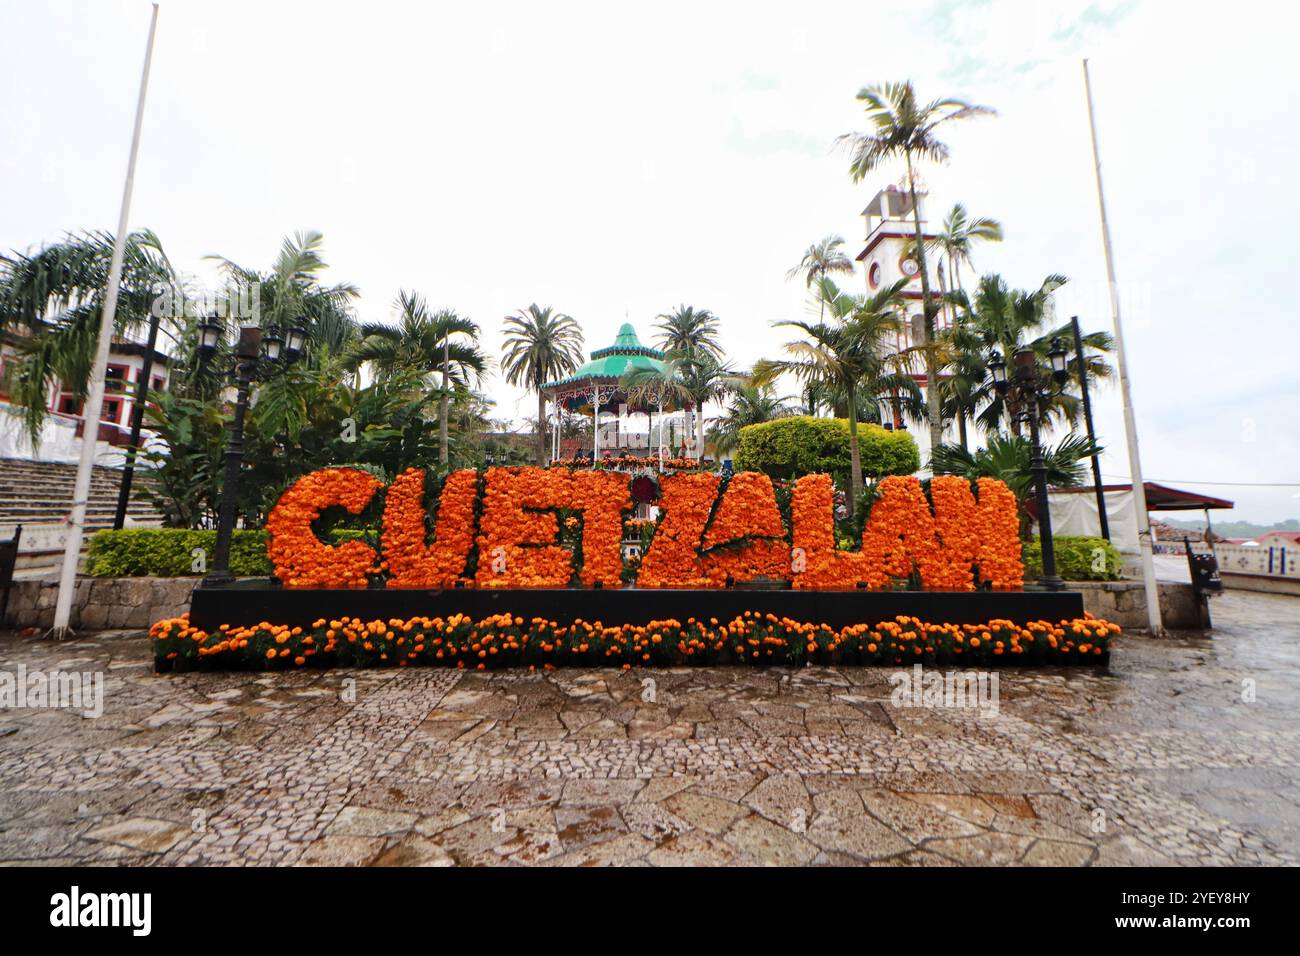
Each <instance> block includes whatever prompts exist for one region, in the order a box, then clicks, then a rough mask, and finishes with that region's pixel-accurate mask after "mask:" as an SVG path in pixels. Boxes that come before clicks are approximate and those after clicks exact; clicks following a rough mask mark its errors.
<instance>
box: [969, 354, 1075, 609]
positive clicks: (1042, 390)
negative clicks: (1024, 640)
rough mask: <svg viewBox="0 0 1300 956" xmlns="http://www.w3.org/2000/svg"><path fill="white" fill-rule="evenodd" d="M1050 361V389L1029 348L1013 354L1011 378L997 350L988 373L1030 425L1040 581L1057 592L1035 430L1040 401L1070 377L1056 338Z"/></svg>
mask: <svg viewBox="0 0 1300 956" xmlns="http://www.w3.org/2000/svg"><path fill="white" fill-rule="evenodd" d="M1047 358H1048V360H1049V361H1050V362H1051V363H1052V369H1051V381H1052V382H1054V383H1055V384H1056V390H1055V391H1053V390H1052V389H1051V388H1050V387H1049V386H1048V384H1047V382H1046V380H1045V376H1044V373H1043V370H1042V369H1041V368H1039V366H1038V357H1037V356H1036V355H1035V354H1034V352H1033V350H1032V349H1025V348H1022V349H1018V350H1017V351H1016V354H1015V355H1014V356H1013V357H1012V362H1013V363H1014V364H1015V369H1014V370H1013V372H1012V374H1011V377H1010V378H1008V376H1007V363H1006V362H1005V361H1004V360H1003V358H1002V356H1001V354H1000V353H998V352H994V353H993V354H992V355H991V356H990V357H989V372H990V373H991V374H992V376H993V387H994V388H995V389H997V392H998V394H999V395H1002V396H1003V397H1004V398H1007V397H1010V398H1014V399H1015V400H1016V401H1017V404H1018V405H1019V406H1020V411H1019V414H1018V418H1019V419H1020V420H1021V421H1023V422H1028V424H1029V443H1030V447H1031V456H1032V457H1031V458H1030V461H1029V470H1030V471H1031V472H1032V473H1033V476H1034V498H1035V500H1036V501H1037V503H1038V540H1039V542H1040V543H1041V545H1042V549H1043V575H1042V577H1041V578H1040V579H1039V583H1041V584H1042V586H1043V587H1044V588H1046V589H1047V590H1049V591H1060V590H1063V589H1064V588H1065V582H1064V581H1062V580H1061V576H1060V575H1059V574H1057V573H1056V546H1055V543H1054V542H1053V540H1052V512H1051V508H1050V507H1049V503H1048V498H1047V463H1046V462H1045V461H1044V460H1043V445H1042V441H1041V438H1040V436H1039V431H1038V413H1039V408H1040V405H1041V403H1042V402H1044V401H1046V400H1047V399H1049V398H1051V397H1052V396H1053V395H1057V394H1059V393H1060V388H1061V386H1063V385H1064V384H1065V381H1066V379H1067V378H1068V377H1069V372H1068V371H1067V369H1066V352H1065V347H1064V346H1063V345H1062V344H1061V340H1060V339H1059V338H1054V339H1052V347H1051V348H1050V349H1049V350H1048V352H1047Z"/></svg>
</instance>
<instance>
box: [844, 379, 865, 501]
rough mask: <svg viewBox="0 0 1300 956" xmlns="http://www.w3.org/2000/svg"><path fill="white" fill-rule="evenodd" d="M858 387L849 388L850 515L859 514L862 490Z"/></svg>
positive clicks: (848, 496)
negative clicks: (859, 495) (859, 499)
mask: <svg viewBox="0 0 1300 956" xmlns="http://www.w3.org/2000/svg"><path fill="white" fill-rule="evenodd" d="M856 391H857V390H856V389H854V388H853V387H852V386H850V387H849V389H848V403H849V409H848V411H849V493H848V495H847V496H846V497H847V498H848V504H849V517H852V516H853V515H855V514H857V504H858V492H859V491H861V490H862V453H861V451H860V449H859V447H858V399H857V395H856Z"/></svg>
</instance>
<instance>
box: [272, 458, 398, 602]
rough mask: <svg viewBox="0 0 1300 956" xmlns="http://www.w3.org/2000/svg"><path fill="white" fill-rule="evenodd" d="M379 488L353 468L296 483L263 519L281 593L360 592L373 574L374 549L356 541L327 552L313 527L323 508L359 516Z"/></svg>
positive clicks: (326, 471) (373, 479) (317, 474)
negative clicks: (304, 590)
mask: <svg viewBox="0 0 1300 956" xmlns="http://www.w3.org/2000/svg"><path fill="white" fill-rule="evenodd" d="M382 486H383V483H382V482H380V480H379V479H378V478H376V477H375V476H374V475H371V474H367V473H366V472H364V471H358V470H357V469H355V468H325V469H323V470H321V471H314V472H312V473H311V474H310V475H304V476H303V477H302V478H299V479H298V480H297V481H295V482H294V483H293V484H292V485H291V486H290V487H289V489H288V490H287V491H285V493H284V494H283V495H281V496H280V501H279V502H278V503H277V504H276V506H275V507H274V508H272V509H271V513H270V515H268V516H267V519H266V530H267V546H266V552H267V555H268V557H270V559H271V563H272V564H274V565H275V574H276V577H278V578H279V579H280V582H281V583H282V584H283V585H284V586H285V587H286V588H364V587H365V586H366V585H367V583H368V577H369V575H371V574H375V573H377V572H378V570H379V568H377V567H376V566H375V552H374V549H373V548H371V547H370V546H368V545H366V544H365V543H363V542H361V541H345V542H344V543H343V544H340V545H339V546H338V547H330V546H329V545H327V544H325V543H324V542H322V541H321V540H320V539H319V538H317V537H316V533H315V532H314V531H313V530H312V524H313V523H314V522H315V521H316V519H318V518H319V517H320V516H321V512H322V511H324V510H325V509H326V508H330V507H333V506H336V505H342V506H343V507H344V508H346V509H347V510H348V511H350V512H351V513H352V514H360V513H361V512H362V511H363V510H365V507H366V505H368V504H370V501H371V499H372V498H374V496H375V492H376V491H378V490H379V489H380V488H381V487H382Z"/></svg>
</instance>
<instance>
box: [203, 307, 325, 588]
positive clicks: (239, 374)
mask: <svg viewBox="0 0 1300 956" xmlns="http://www.w3.org/2000/svg"><path fill="white" fill-rule="evenodd" d="M220 338H221V327H220V326H219V325H217V324H216V323H215V322H211V321H209V322H205V323H203V325H201V326H200V327H199V354H200V356H201V357H202V358H203V359H205V360H206V359H208V358H211V357H212V356H213V355H214V354H216V349H217V343H218V341H219V340H220ZM305 338H306V334H305V333H304V332H303V330H302V329H300V328H298V327H296V326H295V327H294V328H292V329H290V330H289V333H288V340H287V342H286V340H285V339H282V338H280V336H279V335H277V334H275V333H274V332H272V333H271V334H270V335H266V336H263V335H262V330H261V329H260V328H258V327H256V326H248V327H246V328H242V329H240V330H239V343H238V345H237V346H236V347H235V387H236V398H235V418H234V421H232V422H231V426H230V443H229V444H228V445H227V446H226V471H225V479H224V480H223V481H222V483H221V508H220V511H219V512H218V515H217V544H216V548H215V550H214V553H213V556H212V569H211V571H209V573H208V575H207V577H205V578H204V579H203V586H204V587H225V586H227V585H230V584H232V583H233V582H234V580H235V576H234V575H233V574H231V573H230V539H231V536H232V535H233V533H234V530H235V518H236V515H237V512H238V509H239V472H240V469H241V468H242V467H243V463H244V418H245V416H246V414H247V412H248V393H249V389H250V387H251V386H252V382H253V377H254V375H255V374H256V373H257V371H258V369H259V368H260V367H261V366H262V365H263V363H265V364H267V365H272V364H278V363H279V362H280V361H281V359H283V360H284V362H285V363H286V364H288V363H290V362H293V361H294V360H295V359H297V358H298V355H299V354H300V353H301V351H302V347H303V343H304V341H305Z"/></svg>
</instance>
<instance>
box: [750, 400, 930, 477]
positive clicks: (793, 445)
mask: <svg viewBox="0 0 1300 956" xmlns="http://www.w3.org/2000/svg"><path fill="white" fill-rule="evenodd" d="M858 444H859V448H860V454H861V456H862V473H863V474H864V475H866V476H868V477H870V478H880V477H884V476H885V475H910V474H912V473H913V472H915V471H916V470H917V469H919V468H920V467H921V456H920V453H919V452H918V451H917V447H916V442H915V441H913V439H912V436H911V435H909V434H908V433H907V432H904V431H893V432H891V431H886V430H885V429H884V428H881V427H880V426H878V425H869V424H865V423H863V424H859V425H858ZM735 462H736V470H737V471H761V472H764V473H766V474H768V475H770V476H771V477H772V478H786V479H789V478H798V477H800V476H802V475H811V474H818V473H826V474H830V475H832V476H833V477H834V478H835V479H836V481H837V482H839V483H841V484H843V483H844V482H845V481H847V480H848V476H849V423H848V421H847V420H846V419H843V418H811V417H808V416H805V415H799V416H793V417H790V418H779V419H777V420H775V421H770V422H763V423H761V424H758V425H748V426H746V427H745V428H742V429H741V430H740V446H739V448H738V449H737V451H736V457H735Z"/></svg>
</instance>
